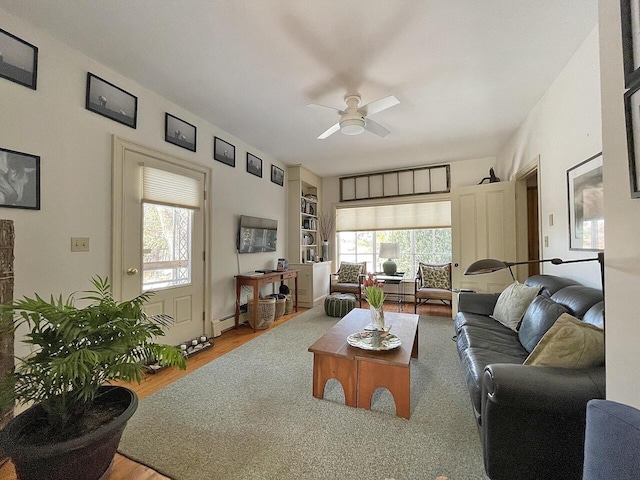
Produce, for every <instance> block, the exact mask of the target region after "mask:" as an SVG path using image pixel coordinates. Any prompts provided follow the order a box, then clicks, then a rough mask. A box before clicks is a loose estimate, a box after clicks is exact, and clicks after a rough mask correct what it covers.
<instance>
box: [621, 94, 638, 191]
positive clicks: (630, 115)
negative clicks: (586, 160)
mask: <svg viewBox="0 0 640 480" xmlns="http://www.w3.org/2000/svg"><path fill="white" fill-rule="evenodd" d="M624 109H625V117H626V123H627V154H628V157H629V181H630V185H631V198H640V165H638V162H639V161H640V83H639V84H637V85H636V86H635V87H634V88H632V89H630V90H628V91H627V93H625V94H624Z"/></svg>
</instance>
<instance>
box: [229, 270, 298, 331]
mask: <svg viewBox="0 0 640 480" xmlns="http://www.w3.org/2000/svg"><path fill="white" fill-rule="evenodd" d="M290 278H293V279H294V287H293V305H294V307H295V311H296V312H297V311H298V270H285V271H284V272H272V273H263V274H260V275H257V276H252V275H236V328H238V322H239V320H240V292H241V291H242V286H243V285H248V286H250V287H253V331H254V332H255V331H256V326H257V325H258V298H259V296H260V287H261V286H262V285H267V284H270V283H279V282H282V281H283V280H288V279H290Z"/></svg>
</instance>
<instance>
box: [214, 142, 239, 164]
mask: <svg viewBox="0 0 640 480" xmlns="http://www.w3.org/2000/svg"><path fill="white" fill-rule="evenodd" d="M213 158H214V160H217V161H219V162H222V163H226V164H227V165H229V166H231V167H234V168H235V166H236V147H234V146H233V145H231V144H230V143H229V142H225V141H224V140H222V139H221V138H219V137H214V138H213Z"/></svg>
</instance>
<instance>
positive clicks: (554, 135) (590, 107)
mask: <svg viewBox="0 0 640 480" xmlns="http://www.w3.org/2000/svg"><path fill="white" fill-rule="evenodd" d="M598 55H599V46H598V30H597V28H594V30H593V31H592V32H591V33H590V34H589V36H588V37H587V38H586V39H585V41H584V42H583V44H582V45H581V46H580V48H579V49H578V50H577V51H576V53H575V54H574V56H573V58H572V59H571V60H570V61H569V63H568V64H567V66H566V67H565V68H564V69H563V71H562V72H561V73H560V75H559V76H558V77H557V78H556V80H555V81H554V83H553V84H552V85H551V87H550V88H549V89H548V90H547V92H546V93H545V94H544V96H543V97H542V98H541V99H540V101H539V102H538V103H537V104H536V106H535V107H534V108H533V110H531V112H530V113H529V115H528V116H527V118H526V119H525V121H524V122H523V123H522V125H521V126H520V127H519V129H518V130H517V132H516V133H515V134H514V135H513V136H512V137H511V139H510V140H509V141H508V142H507V144H506V145H505V146H504V147H503V149H502V150H501V151H500V152H499V154H498V156H497V171H496V174H497V175H498V176H499V177H501V178H502V179H504V180H512V179H514V178H515V175H516V173H517V172H518V171H519V170H520V169H521V168H522V167H524V166H525V165H527V164H528V163H529V162H531V161H532V160H533V159H534V158H535V157H536V156H537V155H540V185H539V188H540V195H541V198H542V202H541V203H542V205H541V211H540V218H541V220H542V231H541V235H543V237H544V236H548V238H549V246H548V247H545V246H543V249H542V258H553V257H559V258H562V259H565V260H568V259H575V258H589V257H595V253H594V252H584V251H582V252H581V251H571V250H569V227H568V225H569V223H568V207H567V177H566V171H567V170H568V169H569V168H571V167H573V166H574V165H577V164H578V163H580V162H583V161H584V160H586V159H588V158H590V157H592V156H593V155H595V154H597V153H599V152H601V151H602V121H601V118H600V63H599V57H598ZM606 161H607V159H606V156H605V162H606ZM551 214H552V215H553V226H550V225H549V215H551ZM605 228H606V232H607V235H606V240H605V241H606V245H607V250H609V245H610V244H609V225H608V219H607V220H605ZM542 270H543V272H544V273H549V274H553V275H561V276H565V277H570V278H574V279H575V280H577V281H580V282H581V283H583V284H586V285H589V286H593V287H596V288H601V281H600V269H599V266H598V263H597V262H591V263H584V264H575V265H560V266H553V265H549V264H543V269H542Z"/></svg>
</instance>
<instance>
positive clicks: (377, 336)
mask: <svg viewBox="0 0 640 480" xmlns="http://www.w3.org/2000/svg"><path fill="white" fill-rule="evenodd" d="M347 343H348V344H349V345H351V346H352V347H356V348H361V349H363V350H376V351H382V350H393V349H394V348H398V347H399V346H400V345H401V343H400V339H399V338H398V337H396V336H395V335H394V334H393V333H388V332H382V333H381V332H376V331H367V332H356V333H352V334H351V335H349V336H348V337H347Z"/></svg>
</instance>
